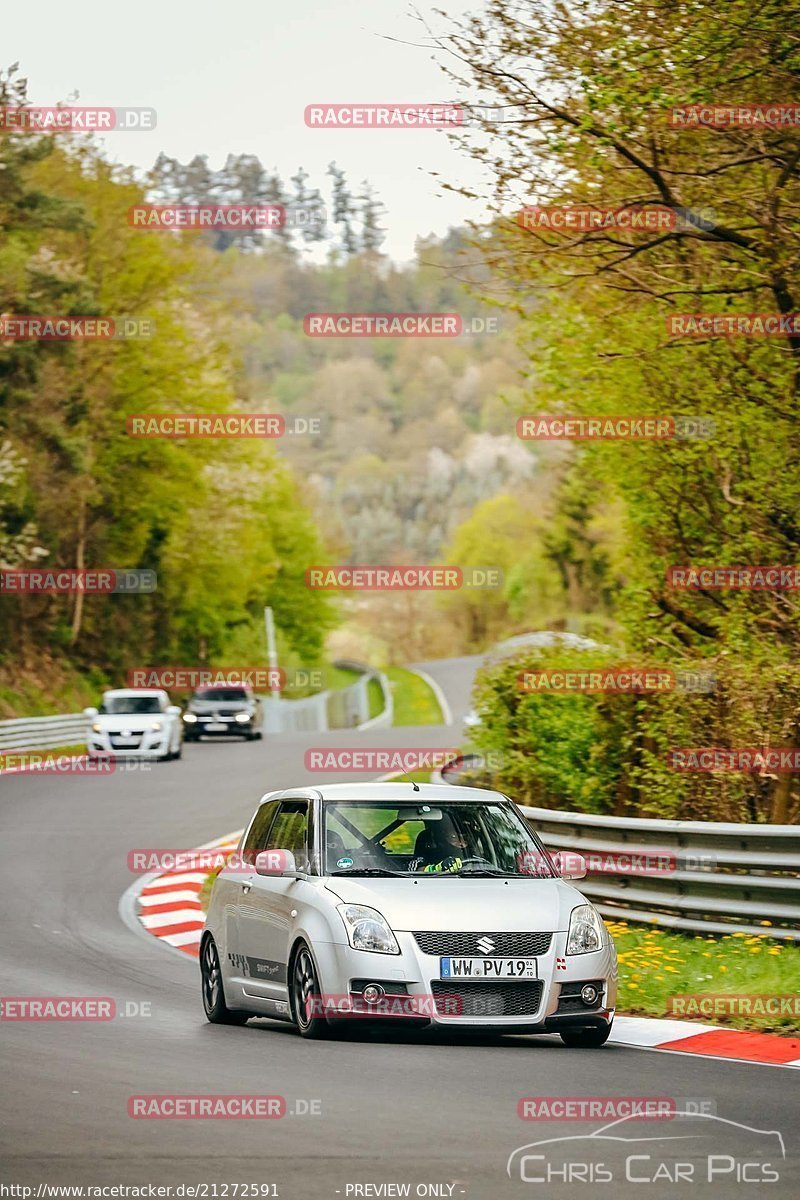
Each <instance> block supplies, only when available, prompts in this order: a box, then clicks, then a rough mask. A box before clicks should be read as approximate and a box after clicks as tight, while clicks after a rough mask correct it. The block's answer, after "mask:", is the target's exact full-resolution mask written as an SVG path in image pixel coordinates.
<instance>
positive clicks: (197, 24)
mask: <svg viewBox="0 0 800 1200" xmlns="http://www.w3.org/2000/svg"><path fill="white" fill-rule="evenodd" d="M470 5H471V7H472V8H473V9H475V8H477V7H478V6H479V0H470ZM419 8H420V10H421V11H423V12H430V11H431V9H432V8H433V4H430V3H428V2H427V0H422V3H420V4H419ZM460 9H462V10H463V7H462V5H459V4H458V3H457V4H456V5H455V6H454V11H455V12H456V13H458V12H459V10H460ZM423 37H424V32H423V30H422V29H421V27H420V25H419V24H418V23H417V22H416V21H415V20H414V19H413V17H412V16H411V15H410V10H409V7H408V5H407V3H406V2H405V0H369V2H365V0H360V2H359V0H290V2H289V3H286V4H277V3H275V0H234V2H233V3H229V4H224V3H219V2H216V3H212V2H211V0H195V2H194V3H191V4H187V3H179V2H177V0H160V2H158V3H156V2H155V0H138V3H136V4H132V5H114V4H109V3H108V2H107V0H72V3H70V4H64V3H63V0H40V2H39V3H38V4H37V5H36V6H35V8H30V7H28V8H27V9H26V7H25V6H24V5H10V6H7V7H6V10H5V12H4V15H3V45H4V62H3V65H4V66H8V65H10V64H11V63H12V62H14V61H15V60H19V63H20V68H21V70H22V72H23V73H24V74H26V75H27V77H28V80H29V91H30V99H31V102H32V103H33V104H37V105H48V104H55V103H57V102H58V101H68V100H70V98H71V97H72V96H74V94H75V93H78V94H79V99H78V100H77V101H75V100H73V101H72V102H73V103H78V104H81V105H89V106H92V105H98V106H102V105H105V106H119V105H126V106H127V105H131V106H140V107H141V106H149V107H153V108H155V109H156V110H157V113H158V126H157V128H156V129H155V130H154V131H152V132H149V133H133V132H130V133H126V132H119V133H112V134H109V135H106V138H105V144H106V147H107V151H108V154H109V157H111V158H113V159H115V160H117V161H119V162H125V163H131V164H134V165H135V166H137V167H141V168H147V167H149V166H150V165H151V164H152V162H153V160H154V159H155V157H156V155H157V154H158V152H159V151H161V150H163V151H164V152H165V153H166V154H168V155H170V156H173V157H176V158H178V159H180V160H181V161H183V162H185V161H187V160H188V159H190V158H192V157H193V156H194V155H195V154H207V155H208V156H209V162H210V164H211V166H212V167H216V166H220V165H221V164H222V162H223V161H224V159H225V156H226V155H227V154H228V153H229V152H230V153H234V154H239V153H252V154H257V155H258V157H259V158H260V159H261V160H262V162H263V163H264V165H265V166H267V167H276V168H277V169H278V172H279V173H280V174H281V176H282V177H283V178H284V179H288V178H289V176H291V175H293V174H294V173H295V171H296V169H297V167H298V166H301V165H302V166H303V167H305V169H306V170H307V171H308V172H309V174H310V175H311V177H312V179H311V180H310V181H309V182H310V183H311V184H313V183H316V182H317V181H320V182H322V178H323V176H324V172H325V170H326V168H327V165H328V163H329V162H330V161H331V160H332V159H335V160H336V162H337V163H338V165H339V166H340V167H342V168H344V170H345V171H346V173H347V176H348V179H349V180H350V182H351V184H353V185H354V186H356V187H357V185H359V184H360V182H361V180H363V179H365V178H368V179H369V180H370V181H371V182H372V184H373V185H374V187H375V188H376V190H377V192H378V195H379V197H380V199H381V200H382V201H383V203H384V204H385V205H386V208H387V210H388V212H387V216H386V218H385V225H386V228H387V234H388V236H387V240H386V242H385V243H384V247H383V248H384V250H385V251H387V252H388V253H389V254H391V255H392V256H393V257H395V258H397V259H406V258H408V257H410V256H411V254H412V251H413V246H414V238H415V237H416V236H417V235H418V234H427V233H430V232H434V233H440V234H441V233H444V232H445V230H446V229H447V227H448V226H449V225H457V224H460V223H462V222H463V221H464V220H465V219H466V218H467V217H468V216H471V217H473V218H475V219H480V218H481V217H482V215H483V214H482V211H481V206H480V205H478V204H477V203H472V204H470V203H468V202H467V201H465V200H462V199H461V198H460V197H458V196H454V195H453V194H452V193H447V192H442V191H441V188H440V187H439V186H438V184H437V181H436V180H434V179H432V178H431V176H430V172H431V171H437V172H439V173H441V174H442V175H443V176H444V178H445V179H447V180H448V181H450V182H460V181H461V182H466V183H468V184H470V185H472V186H475V185H476V184H477V183H478V182H479V180H480V176H479V174H478V168H477V167H476V166H475V165H473V163H472V162H471V160H469V159H468V158H467V157H466V156H465V155H464V154H462V153H459V152H458V151H457V150H456V149H455V148H453V147H452V146H451V145H450V143H449V141H448V139H447V137H446V135H445V134H444V133H439V132H436V131H433V130H415V129H390V130H331V129H327V130H323V129H319V130H316V129H309V128H307V127H306V126H305V124H304V119H303V114H304V109H305V106H306V105H307V104H311V103H315V102H342V103H346V102H386V101H393V102H407V103H414V102H431V101H437V100H449V99H452V87H448V81H447V79H446V78H445V77H444V76H443V75H442V74H441V72H440V70H439V68H438V67H437V66H436V64H435V63H434V62H433V61H432V59H431V52H430V50H429V49H427V48H417V47H415V46H411V45H405V44H399V43H398V42H393V41H390V40H387V38H398V39H401V40H405V41H407V42H420V41H422V39H423Z"/></svg>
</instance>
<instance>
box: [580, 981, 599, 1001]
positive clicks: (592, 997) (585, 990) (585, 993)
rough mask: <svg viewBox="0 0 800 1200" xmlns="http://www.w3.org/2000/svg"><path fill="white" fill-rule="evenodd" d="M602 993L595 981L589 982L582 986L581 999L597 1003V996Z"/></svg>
mask: <svg viewBox="0 0 800 1200" xmlns="http://www.w3.org/2000/svg"><path fill="white" fill-rule="evenodd" d="M599 995H600V993H599V991H598V990H597V988H596V987H595V986H594V984H593V983H587V984H586V986H585V987H582V988H581V1000H582V1001H583V1003H584V1004H596V1003H597V998H598V996H599Z"/></svg>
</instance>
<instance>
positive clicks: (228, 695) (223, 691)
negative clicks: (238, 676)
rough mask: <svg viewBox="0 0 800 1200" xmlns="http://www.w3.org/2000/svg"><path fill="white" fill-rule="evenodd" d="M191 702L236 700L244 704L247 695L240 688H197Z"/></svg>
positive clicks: (247, 697)
mask: <svg viewBox="0 0 800 1200" xmlns="http://www.w3.org/2000/svg"><path fill="white" fill-rule="evenodd" d="M192 699H193V700H227V701H231V700H238V701H240V702H241V703H242V704H244V703H245V702H246V701H247V700H248V699H249V693H248V692H247V691H245V689H244V688H241V687H209V688H198V689H197V691H196V692H195V694H194V696H193V697H192Z"/></svg>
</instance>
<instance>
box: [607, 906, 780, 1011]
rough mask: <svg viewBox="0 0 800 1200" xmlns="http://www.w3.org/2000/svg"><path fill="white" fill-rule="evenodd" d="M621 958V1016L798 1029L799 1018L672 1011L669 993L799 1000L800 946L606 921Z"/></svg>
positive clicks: (684, 1008)
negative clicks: (788, 997)
mask: <svg viewBox="0 0 800 1200" xmlns="http://www.w3.org/2000/svg"><path fill="white" fill-rule="evenodd" d="M606 925H607V926H608V928H609V930H610V932H611V934H612V936H613V938H614V942H615V944H616V947H617V955H618V957H619V999H618V1002H617V1008H618V1011H619V1012H620V1013H625V1014H629V1015H631V1016H642V1017H677V1018H680V1019H683V1020H696V1021H700V1022H702V1023H704V1024H706V1025H729V1026H730V1027H731V1028H735V1029H756V1030H759V1031H760V1032H762V1033H782V1034H790V1033H791V1034H796V1033H800V1016H798V1015H791V1014H785V1015H771V1014H767V1013H757V1012H751V1013H750V1014H749V1015H748V1014H745V1013H740V1014H737V1015H723V1014H719V1013H713V1014H711V1015H706V1014H703V1013H701V1012H693V1011H692V1009H691V1006H689V1005H685V1006H684V1007H683V1011H682V1012H681V1011H676V1009H675V1006H674V1004H672V1003H670V1001H671V998H672V997H682V996H686V995H689V996H692V997H697V998H700V997H708V996H710V995H719V994H722V993H725V994H727V995H730V994H736V995H737V996H738V995H741V996H743V997H744V998H745V1000H748V999H749V1000H750V1001H751V1002H753V1001H756V1000H757V998H758V997H765V998H766V997H775V996H791V997H793V998H795V999H796V998H797V994H798V990H800V989H798V980H800V946H798V945H795V944H792V943H788V942H778V941H775V940H774V939H772V938H769V937H766V936H764V937H760V936H754V937H750V936H749V935H747V934H739V933H731V934H723V935H720V936H713V937H699V936H691V935H687V934H683V933H673V932H671V931H670V932H668V931H666V930H663V929H658V928H653V927H651V926H642V925H628V924H626V923H625V922H622V921H606Z"/></svg>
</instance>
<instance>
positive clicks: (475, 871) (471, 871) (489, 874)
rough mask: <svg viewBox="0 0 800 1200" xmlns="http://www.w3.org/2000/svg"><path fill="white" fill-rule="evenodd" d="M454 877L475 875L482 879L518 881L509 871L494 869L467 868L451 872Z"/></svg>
mask: <svg viewBox="0 0 800 1200" xmlns="http://www.w3.org/2000/svg"><path fill="white" fill-rule="evenodd" d="M453 874H454V875H475V876H478V877H483V878H484V879H518V878H520V876H517V875H514V874H513V873H512V872H511V871H501V870H499V869H495V868H494V867H467V868H466V869H464V868H463V867H462V869H461V870H460V871H453Z"/></svg>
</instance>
